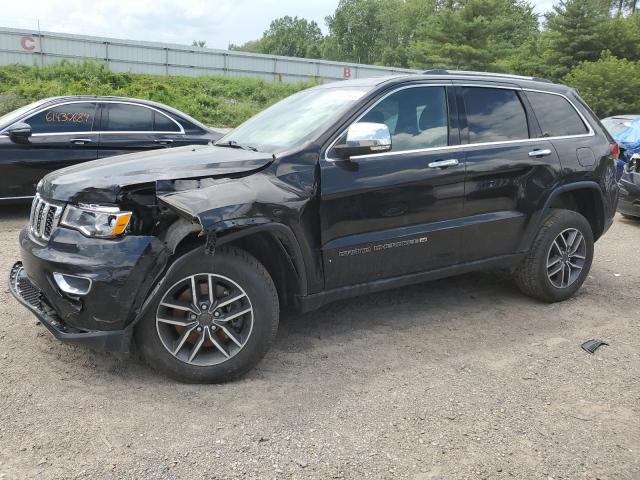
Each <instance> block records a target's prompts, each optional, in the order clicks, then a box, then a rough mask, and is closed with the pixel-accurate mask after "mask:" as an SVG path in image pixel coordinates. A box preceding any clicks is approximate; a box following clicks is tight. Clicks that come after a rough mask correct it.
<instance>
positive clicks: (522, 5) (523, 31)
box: [407, 0, 538, 70]
mask: <svg viewBox="0 0 640 480" xmlns="http://www.w3.org/2000/svg"><path fill="white" fill-rule="evenodd" d="M537 34H538V19H537V16H536V15H535V14H534V13H533V8H532V6H531V5H530V4H529V3H528V2H526V1H522V0H449V1H445V2H440V3H439V4H438V5H436V12H435V14H434V15H432V16H430V17H429V18H427V19H426V21H425V22H424V24H423V25H421V26H420V27H419V31H418V32H417V34H416V36H415V40H414V41H413V42H412V43H411V45H410V46H409V47H408V53H407V56H408V58H409V65H410V66H412V67H415V68H432V67H448V68H457V69H472V70H489V69H496V68H500V65H501V64H500V62H499V60H501V59H503V58H504V57H506V56H507V55H508V54H510V53H511V52H512V51H513V50H514V49H515V48H517V47H519V46H521V45H522V44H524V43H526V42H528V41H532V39H533V38H534V37H535V36H536V35H537Z"/></svg>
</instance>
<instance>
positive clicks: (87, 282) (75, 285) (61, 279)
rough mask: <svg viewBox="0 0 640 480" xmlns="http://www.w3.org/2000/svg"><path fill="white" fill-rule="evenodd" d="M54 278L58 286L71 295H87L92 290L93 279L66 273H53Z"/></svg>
mask: <svg viewBox="0 0 640 480" xmlns="http://www.w3.org/2000/svg"><path fill="white" fill-rule="evenodd" d="M53 279H54V280H55V282H56V285H58V288H59V289H60V290H62V291H63V292H64V293H67V294H69V295H78V296H81V295H86V294H87V293H89V290H91V279H90V278H85V277H78V276H77V275H67V274H66V273H58V272H54V273H53Z"/></svg>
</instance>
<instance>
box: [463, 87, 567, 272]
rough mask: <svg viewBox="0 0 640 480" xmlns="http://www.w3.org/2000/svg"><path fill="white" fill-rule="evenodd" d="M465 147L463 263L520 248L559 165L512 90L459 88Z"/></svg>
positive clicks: (519, 93)
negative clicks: (528, 226)
mask: <svg viewBox="0 0 640 480" xmlns="http://www.w3.org/2000/svg"><path fill="white" fill-rule="evenodd" d="M457 97H458V105H459V109H460V110H461V111H462V112H464V114H463V115H462V117H463V119H462V124H463V128H462V142H463V143H466V144H467V145H468V147H467V148H466V175H465V201H464V216H465V218H466V222H465V223H466V226H465V230H464V233H463V236H464V242H463V244H464V245H465V248H464V249H463V251H462V258H461V260H462V261H463V262H466V261H473V260H481V259H487V258H491V257H498V256H502V255H509V254H513V253H516V252H518V251H519V250H520V249H521V241H522V239H523V235H524V231H525V229H526V227H527V225H528V223H529V221H530V220H531V218H532V215H533V214H534V213H535V212H536V211H537V210H538V209H539V201H540V199H541V198H544V197H546V195H547V194H548V193H550V191H551V190H552V189H553V187H554V186H555V185H556V183H557V180H558V177H559V174H560V162H559V160H558V155H557V154H556V150H555V149H554V147H553V145H552V144H551V142H550V141H549V140H547V139H545V138H539V137H541V135H540V129H539V126H538V123H537V121H536V119H535V117H534V115H533V114H532V112H531V108H530V107H529V104H528V102H527V99H526V97H525V96H524V95H523V92H522V91H521V90H520V89H519V88H517V87H511V86H506V85H505V86H495V87H494V86H484V85H474V84H467V85H460V86H458V87H457Z"/></svg>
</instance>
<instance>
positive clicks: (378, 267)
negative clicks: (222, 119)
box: [10, 70, 618, 382]
mask: <svg viewBox="0 0 640 480" xmlns="http://www.w3.org/2000/svg"><path fill="white" fill-rule="evenodd" d="M616 152H617V145H615V144H613V143H612V140H611V138H610V136H609V135H608V134H607V132H606V131H605V130H604V129H603V128H602V126H601V124H600V123H599V122H598V120H597V119H596V118H595V117H594V116H593V114H592V113H591V112H590V110H589V109H588V108H587V107H586V106H585V104H584V103H583V102H582V100H581V99H580V98H579V97H578V95H577V94H576V92H575V91H574V90H572V89H570V88H567V87H564V86H561V85H554V84H552V83H550V82H547V81H539V80H535V79H532V78H524V77H515V76H508V75H497V74H481V73H468V72H466V73H459V72H448V71H442V70H437V71H430V72H425V73H424V74H422V75H402V76H397V77H387V78H376V79H367V80H354V81H346V82H342V83H339V84H327V85H322V86H318V87H315V88H312V89H309V90H305V91H303V92H301V93H298V94H296V95H293V96H291V97H289V98H287V99H285V100H283V101H281V102H279V103H277V104H275V105H274V106H272V107H270V108H269V109H267V110H265V111H264V112H262V113H260V114H258V115H257V116H255V117H253V118H252V119H250V120H249V121H247V122H246V123H244V124H243V125H241V126H240V127H238V128H237V129H235V130H234V131H232V132H231V133H229V134H228V135H226V136H225V137H224V138H222V139H221V140H219V141H218V142H217V143H216V144H215V145H213V146H201V147H197V148H195V149H194V148H178V149H172V150H170V151H165V152H156V153H144V154H135V155H128V156H123V157H120V158H117V159H108V160H99V161H96V162H92V163H89V164H85V165H78V166H75V167H69V168H67V169H64V170H61V171H57V172H54V173H52V174H49V175H47V177H45V178H44V180H43V182H42V184H41V185H40V186H39V188H38V197H37V198H36V199H35V200H34V203H33V207H32V215H31V220H30V226H29V227H27V228H26V229H25V230H23V232H22V233H21V235H20V244H21V252H22V263H21V262H18V263H17V264H16V265H15V266H14V268H13V269H12V271H11V276H10V286H11V289H12V292H13V294H14V295H15V296H16V298H18V299H19V300H20V301H21V302H22V303H23V304H24V305H25V306H27V307H28V308H29V309H31V310H32V311H33V312H34V313H35V314H36V315H37V316H38V317H39V318H40V319H41V320H42V322H43V323H44V325H45V326H47V328H49V330H50V331H51V332H52V333H53V334H54V335H55V336H57V337H58V338H61V339H63V340H67V341H74V342H82V343H86V344H90V345H93V346H94V347H102V348H108V349H112V350H124V351H127V350H128V348H129V345H130V343H131V339H132V337H134V336H135V338H136V340H137V342H138V344H139V346H140V349H141V352H142V354H143V356H144V357H145V358H146V359H147V361H148V362H149V364H150V365H152V366H153V367H154V368H157V369H159V370H161V371H163V372H165V373H167V374H170V375H172V376H174V377H176V378H179V379H182V380H189V381H198V382H214V381H216V382H217V381H223V380H228V379H231V378H235V377H237V376H238V375H241V374H242V373H243V372H245V371H247V370H248V369H249V368H251V367H252V366H253V365H255V363H256V362H257V361H258V360H259V359H260V358H261V357H262V356H263V355H264V354H265V352H266V351H267V349H268V348H269V346H270V344H271V341H272V339H273V337H274V335H275V332H276V329H277V326H278V312H279V309H280V308H281V307H284V306H291V307H295V308H298V309H300V310H302V311H308V310H311V309H314V308H318V307H319V306H321V305H323V304H325V303H327V302H330V301H333V300H336V299H341V298H345V297H349V296H353V295H358V294H363V293H369V292H374V291H378V290H382V289H386V288H390V287H403V286H406V285H408V284H411V283H416V282H421V281H426V280H433V279H438V278H442V277H446V276H450V275H455V274H460V273H465V272H469V271H472V270H478V269H484V268H504V269H509V270H511V271H512V272H513V275H514V279H515V282H516V283H517V285H518V286H519V287H520V289H521V290H522V291H523V292H525V293H526V294H528V295H530V296H532V297H534V298H537V299H539V300H542V301H545V302H556V301H561V300H564V299H567V298H569V297H571V296H572V295H573V294H574V293H575V292H576V291H577V290H578V289H579V288H580V286H581V285H582V283H583V282H584V280H585V278H586V277H587V275H588V272H589V268H590V266H591V262H592V260H593V252H594V242H595V241H596V240H597V239H598V238H599V237H600V236H601V235H602V234H603V233H604V232H605V231H606V230H607V229H608V228H609V226H610V225H611V223H612V219H613V216H614V214H615V210H616V203H617V199H618V185H617V183H616V179H615V166H614V158H615V153H616ZM178 166H180V168H177V167H178ZM114 299H117V301H116V302H114Z"/></svg>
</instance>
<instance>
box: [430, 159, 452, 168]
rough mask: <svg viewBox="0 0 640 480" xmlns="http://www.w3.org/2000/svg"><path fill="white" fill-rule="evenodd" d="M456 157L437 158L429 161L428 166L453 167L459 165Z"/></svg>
mask: <svg viewBox="0 0 640 480" xmlns="http://www.w3.org/2000/svg"><path fill="white" fill-rule="evenodd" d="M459 164H460V162H458V159H457V158H451V159H449V160H439V161H437V162H431V163H430V164H429V168H447V167H455V166H456V165H459Z"/></svg>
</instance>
